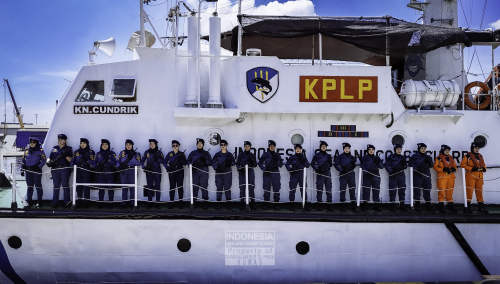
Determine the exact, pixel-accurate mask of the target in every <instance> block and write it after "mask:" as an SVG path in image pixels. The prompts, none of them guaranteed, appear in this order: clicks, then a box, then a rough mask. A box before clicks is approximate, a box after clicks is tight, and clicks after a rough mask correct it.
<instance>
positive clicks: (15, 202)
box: [9, 176, 17, 210]
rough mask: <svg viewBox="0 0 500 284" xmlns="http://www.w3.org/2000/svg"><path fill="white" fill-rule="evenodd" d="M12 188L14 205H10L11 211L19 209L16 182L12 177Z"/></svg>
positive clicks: (10, 180)
mask: <svg viewBox="0 0 500 284" xmlns="http://www.w3.org/2000/svg"><path fill="white" fill-rule="evenodd" d="M9 182H10V186H11V187H12V203H11V204H10V209H13V210H16V209H17V201H16V188H15V185H14V183H15V182H16V181H15V180H14V178H13V177H12V176H10V178H9Z"/></svg>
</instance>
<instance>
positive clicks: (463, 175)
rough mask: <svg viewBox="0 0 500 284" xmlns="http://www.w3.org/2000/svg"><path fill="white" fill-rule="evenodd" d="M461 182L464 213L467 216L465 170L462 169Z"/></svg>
mask: <svg viewBox="0 0 500 284" xmlns="http://www.w3.org/2000/svg"><path fill="white" fill-rule="evenodd" d="M462 182H463V184H464V213H465V214H467V212H469V210H468V209H467V184H466V183H465V169H464V168H462Z"/></svg>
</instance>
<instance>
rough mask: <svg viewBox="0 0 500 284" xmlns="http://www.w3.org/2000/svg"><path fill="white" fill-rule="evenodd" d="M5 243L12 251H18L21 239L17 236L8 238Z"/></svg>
mask: <svg viewBox="0 0 500 284" xmlns="http://www.w3.org/2000/svg"><path fill="white" fill-rule="evenodd" d="M7 243H8V244H9V246H10V247H11V248H13V249H18V248H20V247H21V246H22V245H23V241H21V238H19V237H18V236H11V237H9V240H8V241H7Z"/></svg>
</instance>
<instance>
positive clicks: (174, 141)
mask: <svg viewBox="0 0 500 284" xmlns="http://www.w3.org/2000/svg"><path fill="white" fill-rule="evenodd" d="M173 144H177V145H179V146H180V145H181V143H180V142H179V141H177V140H172V145H173Z"/></svg>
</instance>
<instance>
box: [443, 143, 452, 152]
mask: <svg viewBox="0 0 500 284" xmlns="http://www.w3.org/2000/svg"><path fill="white" fill-rule="evenodd" d="M446 149H448V150H451V147H450V146H448V145H444V144H443V145H441V150H442V151H444V150H446Z"/></svg>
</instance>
